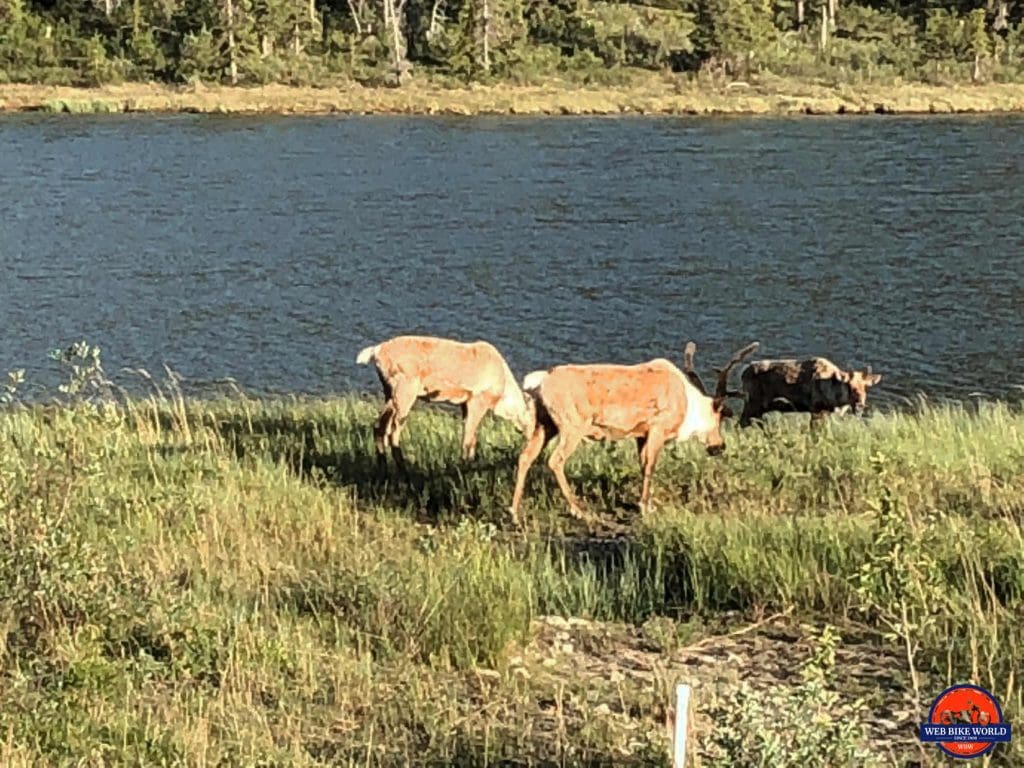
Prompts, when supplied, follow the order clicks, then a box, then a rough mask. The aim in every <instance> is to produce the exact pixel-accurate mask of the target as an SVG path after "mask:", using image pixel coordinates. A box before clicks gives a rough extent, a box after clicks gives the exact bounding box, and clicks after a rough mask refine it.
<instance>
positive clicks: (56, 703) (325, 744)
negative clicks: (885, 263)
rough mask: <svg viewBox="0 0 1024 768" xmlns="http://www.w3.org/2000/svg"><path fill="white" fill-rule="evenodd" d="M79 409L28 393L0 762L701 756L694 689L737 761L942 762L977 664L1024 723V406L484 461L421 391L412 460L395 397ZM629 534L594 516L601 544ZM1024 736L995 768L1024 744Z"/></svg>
mask: <svg viewBox="0 0 1024 768" xmlns="http://www.w3.org/2000/svg"><path fill="white" fill-rule="evenodd" d="M61 359H62V362H63V363H64V364H65V365H67V366H68V367H69V372H70V376H69V383H68V385H67V386H65V387H64V388H63V389H64V391H63V392H62V393H61V394H60V395H58V397H59V401H58V402H56V403H53V404H46V405H31V406H28V405H18V404H17V390H18V387H19V386H20V382H19V381H18V380H17V377H12V378H11V380H10V382H9V384H8V386H7V387H6V388H5V389H4V391H3V392H0V399H3V400H5V401H7V403H8V405H7V407H5V408H4V410H3V411H0V441H2V443H3V444H4V445H5V446H7V448H6V449H5V451H4V454H3V456H2V457H0V627H3V629H4V633H5V639H6V642H5V644H4V646H3V651H2V653H0V734H3V736H2V737H0V762H3V764H5V765H12V766H15V765H30V764H35V763H37V762H38V761H39V760H43V761H45V762H47V763H48V764H51V765H61V764H71V763H75V764H79V762H80V761H81V760H82V759H86V760H87V761H91V762H92V763H95V764H105V765H115V764H128V763H132V764H137V763H145V764H166V765H178V764H186V763H187V764H201V763H204V764H232V765H242V764H255V763H257V762H262V763H263V764H267V763H275V764H288V765H327V764H332V765H338V764H345V765H348V764H356V763H357V762H358V764H360V765H397V764H407V763H408V762H409V761H415V762H416V763H417V764H432V765H459V764H462V765H470V764H472V765H479V764H483V763H484V762H485V761H486V760H489V761H495V760H498V759H502V758H507V759H510V760H513V761H515V762H516V763H521V764H529V763H531V762H532V763H533V764H538V763H541V764H553V763H558V764H561V763H565V762H569V763H572V764H595V765H596V764H612V763H614V764H620V765H621V764H628V763H630V762H634V763H639V764H646V765H659V764H660V765H668V764H669V759H668V751H667V748H668V729H667V728H666V723H667V722H670V719H671V713H670V712H668V711H667V709H666V707H667V705H668V704H669V702H670V701H671V696H670V692H671V690H672V686H673V685H674V683H675V682H676V681H678V680H680V679H686V680H690V681H691V682H693V683H694V684H695V686H696V688H695V707H696V713H695V718H696V719H695V722H694V746H695V749H696V752H697V754H698V755H699V758H700V761H701V762H700V764H701V765H705V766H754V765H768V764H770V765H773V766H780V767H781V768H785V767H786V766H825V765H828V766H851V768H852V766H866V765H902V764H905V762H907V761H910V760H916V761H919V762H918V763H917V764H924V765H941V764H943V762H942V760H941V759H940V757H939V752H938V750H937V749H936V748H934V746H931V745H928V746H927V747H922V746H921V745H920V744H918V743H917V742H916V731H915V724H916V723H919V722H921V721H922V720H923V719H924V717H925V715H926V712H927V708H928V706H929V704H930V702H931V699H932V698H933V697H934V696H935V695H936V694H937V693H938V692H939V691H941V690H942V689H944V688H945V687H946V686H947V685H948V684H950V683H953V682H962V681H973V682H976V683H980V684H982V685H984V686H985V687H987V688H988V689H989V690H992V691H993V692H995V693H996V695H997V696H999V697H1000V699H1001V702H1002V705H1003V711H1004V713H1005V714H1006V717H1007V718H1008V720H1009V721H1010V722H1013V723H1017V722H1019V720H1020V717H1021V714H1022V713H1024V706H1022V705H1024V700H1022V689H1021V687H1020V683H1021V681H1020V679H1019V674H1018V673H1019V670H1020V669H1021V668H1022V663H1024V619H1022V616H1024V612H1022V610H1021V609H1022V607H1024V604H1022V599H1024V534H1022V524H1024V506H1022V501H1021V500H1022V499H1024V472H1022V468H1024V411H1022V410H1021V408H1020V407H1019V406H1009V405H1006V404H999V403H988V404H980V405H976V406H974V405H972V406H970V407H966V406H964V407H961V406H932V407H929V406H922V407H921V408H919V409H917V410H915V411H913V412H907V413H876V414H875V415H874V416H872V417H871V418H869V419H866V420H860V419H854V418H840V419H836V420H834V421H833V422H832V423H831V424H830V425H829V426H828V427H827V428H826V429H825V430H822V431H821V432H820V433H816V434H815V433H811V432H810V431H808V430H807V429H806V424H805V421H804V420H803V419H799V420H796V419H790V418H788V417H781V418H777V419H773V420H772V421H771V422H770V423H769V424H768V425H767V427H766V429H765V430H764V431H762V430H760V429H750V430H746V431H739V430H736V429H730V430H729V433H728V436H727V439H728V441H729V448H728V451H727V453H726V454H725V455H724V456H722V457H719V458H717V459H710V458H708V457H707V456H706V455H704V453H703V452H702V451H701V450H700V448H699V447H698V446H696V445H693V444H684V445H677V446H674V447H673V448H671V449H669V450H668V451H666V454H665V456H664V458H663V461H662V462H661V463H660V464H659V469H658V473H659V476H660V480H658V481H657V488H658V492H657V496H656V501H657V502H658V507H657V508H656V509H655V510H654V511H653V512H651V513H650V514H649V515H647V516H646V517H643V516H641V515H640V514H639V512H637V511H636V509H635V502H636V497H637V494H638V490H639V477H638V468H637V467H636V460H635V449H632V448H633V447H632V446H630V445H625V444H615V445H612V446H602V445H593V444H591V445H587V446H585V447H584V448H583V449H581V450H580V451H579V452H578V453H577V454H576V455H575V456H574V457H573V460H572V461H571V462H570V464H569V467H568V470H569V475H570V478H571V481H572V482H573V483H574V484H576V486H577V487H578V488H579V489H580V491H581V496H582V498H583V499H584V500H585V501H586V502H587V503H588V504H589V507H590V509H591V511H592V512H593V513H594V514H595V515H596V516H597V518H598V519H600V520H604V521H606V522H608V523H611V522H615V523H616V524H617V526H625V527H626V528H627V530H628V533H627V535H626V536H625V537H621V538H617V539H614V540H608V539H603V540H602V539H601V536H600V533H601V532H600V531H599V530H598V531H594V530H587V529H584V528H582V527H581V524H580V523H578V522H577V521H574V520H572V519H570V518H568V517H567V516H566V515H565V514H564V510H563V508H562V503H561V500H560V496H559V494H558V491H557V488H556V487H555V484H554V482H553V480H552V478H551V477H550V473H548V472H547V471H546V468H545V467H544V466H543V463H538V466H537V467H536V468H535V470H534V472H533V473H531V476H530V481H529V484H528V495H527V502H526V504H525V505H524V509H523V513H524V519H525V527H524V529H523V530H517V529H513V528H512V527H511V525H510V523H509V521H508V517H507V512H506V509H507V506H508V501H509V498H510V494H511V485H512V481H513V474H514V462H515V456H516V454H517V452H518V449H519V444H520V439H519V437H518V436H517V434H516V433H515V432H514V431H513V430H512V429H511V428H510V427H508V426H507V425H505V424H503V423H501V422H497V421H495V420H493V419H492V418H490V417H489V418H488V420H487V421H486V422H485V429H484V431H483V433H482V442H481V452H480V455H479V457H478V460H477V461H475V462H473V463H471V464H464V463H462V462H461V461H459V459H458V445H459V439H458V436H459V429H460V424H459V422H458V420H457V419H456V418H454V417H453V416H452V415H450V414H447V413H444V412H442V411H440V410H438V409H431V408H425V407H421V408H418V409H416V410H414V411H413V415H412V417H411V419H410V424H409V426H408V428H407V430H406V433H405V443H404V445H405V446H406V457H407V460H408V461H410V464H411V472H410V477H409V478H408V479H407V480H402V479H400V478H399V477H398V476H396V475H395V474H393V472H392V473H389V474H387V475H380V474H379V473H378V471H377V469H376V467H375V459H374V453H373V446H372V437H371V424H372V422H373V420H374V418H375V416H376V413H377V403H376V402H372V401H370V400H369V399H366V398H358V397H344V398H340V399H331V400H311V401H300V400H277V401H268V400H259V399H251V398H247V397H245V396H244V395H242V394H241V393H236V394H235V395H234V396H233V397H231V398H229V399H223V400H217V401H198V400H189V399H185V398H183V397H182V396H181V395H180V393H179V392H178V390H177V388H176V386H175V385H174V382H173V381H170V382H151V387H152V391H153V394H152V396H151V397H148V398H138V397H136V398H128V397H126V396H118V395H117V394H116V393H111V394H109V395H106V396H103V395H102V388H100V389H90V386H89V385H90V382H92V383H95V382H96V380H97V376H98V374H100V373H101V367H100V365H99V359H98V357H97V356H94V355H92V354H91V352H90V350H89V348H88V347H86V346H84V345H83V346H81V347H79V348H78V349H77V352H76V354H74V355H64V356H63V357H62V358H61ZM595 535H596V536H597V538H596V539H595V538H593V537H594V536H595ZM1022 757H1024V742H1022V741H1021V740H1020V739H1015V740H1014V742H1013V743H1011V744H1009V745H999V746H998V747H997V748H996V751H995V754H994V757H993V759H992V762H991V763H990V764H992V765H1015V764H1019V763H1020V760H1021V758H1022Z"/></svg>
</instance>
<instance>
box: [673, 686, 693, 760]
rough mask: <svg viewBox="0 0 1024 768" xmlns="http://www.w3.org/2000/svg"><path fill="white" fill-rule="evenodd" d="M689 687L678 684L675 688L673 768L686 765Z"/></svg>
mask: <svg viewBox="0 0 1024 768" xmlns="http://www.w3.org/2000/svg"><path fill="white" fill-rule="evenodd" d="M689 725H690V686H688V685H686V684H685V683H680V684H679V685H677V686H676V730H675V737H674V738H673V740H672V742H673V743H672V746H673V755H672V765H673V767H674V768H684V766H685V765H686V736H687V734H688V732H689V730H690V728H689Z"/></svg>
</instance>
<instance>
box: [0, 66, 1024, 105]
mask: <svg viewBox="0 0 1024 768" xmlns="http://www.w3.org/2000/svg"><path fill="white" fill-rule="evenodd" d="M4 110H7V111H22V110H24V111H42V112H50V113H60V112H66V113H75V114H78V113H86V114H95V113H111V112H195V113H210V114H235V113H239V114H331V113H352V114H441V115H483V114H501V115H513V114H515V115H707V114H717V115H730V114H732V115H740V114H747V115H787V114H815V115H825V114H832V115H834V114H876V113H882V114H950V113H982V112H988V113H991V112H1024V83H1022V84H1016V83H990V84H987V85H970V84H968V85H963V86H957V87H941V86H937V85H929V84H924V83H903V84H891V85H888V86H886V85H870V84H869V85H861V86H845V87H841V88H835V87H831V86H828V85H823V84H820V83H813V82H799V81H792V80H782V79H778V78H765V77H762V78H761V79H760V81H759V82H751V83H747V82H744V83H742V84H739V85H736V84H733V85H731V86H713V85H708V84H700V83H689V82H686V81H681V80H679V79H678V78H677V77H676V76H674V75H667V76H659V75H647V76H637V77H635V78H633V79H632V80H631V81H630V82H629V83H628V84H626V85H618V86H604V87H594V86H581V85H578V84H573V83H571V82H566V81H564V80H551V81H548V82H545V83H543V84H538V85H519V86H517V85H510V84H498V85H479V84H477V85H473V86H465V87H459V88H453V87H446V86H443V85H439V84H436V83H433V82H431V81H426V82H422V83H419V82H417V83H416V84H415V85H414V86H410V87H408V88H383V87H369V88H367V87H363V86H361V85H358V84H350V85H349V86H347V87H326V88H310V87H293V86H285V85H268V86H254V87H232V86H220V85H213V86H209V87H207V86H202V85H195V84H193V85H186V86H173V85H163V84H156V83H150V84H140V83H126V84H122V85H109V86H103V87H98V88H76V87H71V86H43V85H0V111H4Z"/></svg>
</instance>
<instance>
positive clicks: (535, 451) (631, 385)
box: [511, 341, 758, 523]
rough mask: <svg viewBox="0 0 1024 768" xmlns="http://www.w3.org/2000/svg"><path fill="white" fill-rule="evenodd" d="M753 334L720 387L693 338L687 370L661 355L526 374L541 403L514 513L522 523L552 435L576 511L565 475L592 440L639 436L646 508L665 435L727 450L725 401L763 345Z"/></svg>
mask: <svg viewBox="0 0 1024 768" xmlns="http://www.w3.org/2000/svg"><path fill="white" fill-rule="evenodd" d="M757 347H758V343H757V342H754V343H752V344H750V345H748V346H746V347H744V348H743V349H742V350H740V351H739V352H737V353H736V354H735V355H734V356H733V358H732V359H731V360H730V361H729V363H728V364H727V365H726V366H725V368H724V369H723V370H721V371H716V372H717V373H718V382H717V387H716V389H715V393H714V394H713V395H709V394H708V393H707V390H705V389H704V385H703V383H702V382H701V380H700V377H699V376H698V375H697V373H696V371H695V370H694V368H693V356H694V352H695V351H696V345H695V344H694V343H693V342H692V341H691V342H690V343H688V344H687V345H686V351H685V354H684V362H683V370H682V371H681V370H679V368H677V367H676V366H675V365H674V364H673V363H671V362H670V361H668V360H666V359H664V358H658V359H656V360H650V361H648V362H645V363H638V364H636V365H612V364H591V365H559V366H556V367H554V368H551V369H549V370H545V371H534V372H533V373H530V374H529V375H527V376H526V377H525V378H524V379H523V389H524V390H526V392H527V394H529V395H530V397H531V399H532V402H533V405H534V410H535V414H534V426H533V434H531V435H530V436H529V438H528V440H527V442H526V445H525V447H524V448H523V451H522V453H521V454H520V456H519V466H518V468H517V472H516V484H515V491H514V492H513V495H512V507H511V513H512V519H513V521H514V522H517V523H518V519H519V505H520V503H521V502H522V498H523V488H524V486H525V484H526V474H527V472H529V470H530V466H531V465H532V464H533V462H534V461H536V459H537V457H538V456H539V455H540V453H541V451H543V450H544V446H546V445H547V444H548V443H549V442H550V441H551V440H553V439H554V438H555V437H556V436H558V437H559V440H558V444H557V445H556V446H555V449H554V450H553V451H552V452H551V456H550V457H549V458H548V466H549V467H550V468H551V471H552V473H553V474H554V476H555V479H556V480H557V481H558V487H559V489H560V490H561V492H562V495H563V496H564V497H565V500H566V501H567V502H568V504H569V511H570V512H571V513H572V514H573V515H574V516H576V517H581V516H582V515H583V513H582V511H581V509H580V506H579V503H578V502H577V500H576V497H575V496H574V495H573V492H572V489H571V488H570V487H569V483H568V481H567V480H566V478H565V463H566V462H567V461H568V460H569V457H570V456H572V454H573V452H574V451H575V450H576V448H577V447H578V446H579V444H580V443H581V442H582V441H583V440H585V439H589V440H624V439H627V438H630V437H632V438H634V439H635V440H636V445H637V450H638V451H639V453H640V467H641V470H642V472H643V484H642V487H641V492H640V507H641V510H642V511H643V510H646V509H647V507H648V506H649V503H650V497H651V477H652V475H653V474H654V467H655V464H656V463H657V461H658V455H659V454H660V453H661V449H662V448H663V447H664V445H665V443H667V442H669V441H671V440H687V439H689V438H691V437H696V438H697V439H699V440H700V441H701V442H702V443H703V444H704V446H705V448H706V450H707V452H708V454H710V455H712V456H713V455H715V454H718V453H721V452H722V451H723V450H725V439H724V438H723V437H722V432H721V425H722V420H723V419H725V418H728V417H730V416H732V415H733V414H732V410H731V409H730V408H729V406H728V404H727V403H726V400H727V398H729V397H739V396H740V393H739V392H734V391H730V390H728V388H727V387H728V378H729V373H730V371H731V370H732V369H733V367H734V366H735V365H737V364H738V363H740V362H741V361H742V360H743V359H744V358H746V357H747V356H748V355H750V354H751V353H752V352H753V351H754V350H755V349H757Z"/></svg>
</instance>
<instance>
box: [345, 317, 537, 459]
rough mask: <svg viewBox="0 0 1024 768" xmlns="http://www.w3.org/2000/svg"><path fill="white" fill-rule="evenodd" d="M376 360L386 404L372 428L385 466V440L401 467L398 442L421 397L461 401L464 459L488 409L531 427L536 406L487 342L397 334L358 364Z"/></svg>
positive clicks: (525, 429) (361, 357)
mask: <svg viewBox="0 0 1024 768" xmlns="http://www.w3.org/2000/svg"><path fill="white" fill-rule="evenodd" d="M370 362H372V363H373V364H374V366H375V367H376V368H377V376H378V377H379V378H380V383H381V386H382V387H383V389H384V400H385V403H384V409H383V410H382V411H381V414H380V417H379V418H378V420H377V424H376V426H375V427H374V441H375V443H376V447H377V463H378V464H379V465H381V466H384V464H385V463H386V461H387V459H386V457H385V445H390V446H391V453H392V455H393V456H394V459H395V463H396V464H397V465H398V466H399V468H400V469H402V470H403V471H404V470H405V460H404V458H403V456H402V450H401V448H399V447H398V441H399V438H400V437H401V434H402V427H403V426H404V424H405V420H406V418H407V417H408V416H409V411H411V410H412V407H413V405H415V404H416V401H417V400H422V401H426V402H447V403H453V404H455V405H460V406H462V418H463V422H464V424H463V438H462V458H463V459H464V460H465V459H469V460H472V459H473V458H474V457H475V456H476V440H477V432H478V430H479V428H480V422H481V421H483V418H484V416H486V415H487V412H488V411H491V410H493V411H494V413H495V415H496V416H499V417H501V418H503V419H506V420H508V421H511V422H513V423H514V424H515V425H516V426H517V427H518V428H519V429H520V431H522V432H523V433H524V434H528V433H529V432H530V431H531V430H532V426H533V420H532V414H533V410H532V409H531V408H530V407H529V404H528V403H527V401H526V397H525V396H524V395H523V391H522V390H521V389H520V388H519V384H518V382H517V381H516V378H515V376H513V375H512V371H511V369H510V368H509V367H508V363H506V362H505V358H503V357H502V356H501V354H500V353H499V352H498V350H497V349H495V348H494V346H493V345H492V344H490V343H488V342H486V341H473V342H462V341H456V340H453V339H442V338H436V337H433V336H396V337H394V338H392V339H389V340H388V341H385V342H382V343H380V344H376V345H374V346H371V347H366V348H365V349H363V350H362V351H361V352H360V353H359V355H358V356H357V357H356V363H358V364H359V365H366V364H368V363H370Z"/></svg>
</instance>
